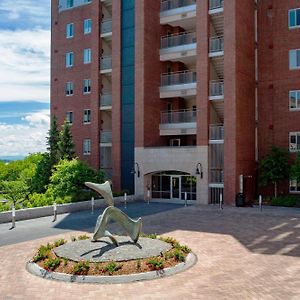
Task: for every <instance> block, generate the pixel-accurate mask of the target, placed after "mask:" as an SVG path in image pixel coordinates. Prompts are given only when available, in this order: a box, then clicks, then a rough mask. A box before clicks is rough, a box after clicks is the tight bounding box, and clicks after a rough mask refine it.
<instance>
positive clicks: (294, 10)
mask: <svg viewBox="0 0 300 300" xmlns="http://www.w3.org/2000/svg"><path fill="white" fill-rule="evenodd" d="M298 10H299V11H300V7H297V8H292V9H289V11H288V25H289V29H298V28H300V13H299V20H298V18H297V11H298ZM292 12H295V24H296V25H295V26H291V25H290V24H291V13H292ZM298 22H299V25H298V24H297V23H298Z"/></svg>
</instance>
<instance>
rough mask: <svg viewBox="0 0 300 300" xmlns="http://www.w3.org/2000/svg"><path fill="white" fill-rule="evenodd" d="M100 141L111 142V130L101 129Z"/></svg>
mask: <svg viewBox="0 0 300 300" xmlns="http://www.w3.org/2000/svg"><path fill="white" fill-rule="evenodd" d="M100 142H101V143H111V142H112V132H111V130H103V131H101V134H100Z"/></svg>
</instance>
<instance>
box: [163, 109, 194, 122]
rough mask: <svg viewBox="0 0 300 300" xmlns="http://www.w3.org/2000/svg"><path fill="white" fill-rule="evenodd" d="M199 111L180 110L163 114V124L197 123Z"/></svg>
mask: <svg viewBox="0 0 300 300" xmlns="http://www.w3.org/2000/svg"><path fill="white" fill-rule="evenodd" d="M196 117H197V111H195V110H178V111H164V112H161V124H171V123H193V122H196Z"/></svg>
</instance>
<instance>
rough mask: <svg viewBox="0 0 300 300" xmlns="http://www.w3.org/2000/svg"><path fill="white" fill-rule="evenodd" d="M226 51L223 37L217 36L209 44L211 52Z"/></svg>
mask: <svg viewBox="0 0 300 300" xmlns="http://www.w3.org/2000/svg"><path fill="white" fill-rule="evenodd" d="M220 51H224V37H223V36H216V37H212V38H210V42H209V52H210V53H213V52H220Z"/></svg>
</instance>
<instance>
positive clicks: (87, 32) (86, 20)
mask: <svg viewBox="0 0 300 300" xmlns="http://www.w3.org/2000/svg"><path fill="white" fill-rule="evenodd" d="M92 24H93V22H92V19H84V20H83V34H90V33H91V32H92ZM86 25H89V26H87V27H86ZM86 28H87V29H89V30H88V31H87V30H86Z"/></svg>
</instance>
